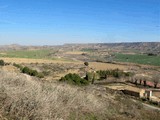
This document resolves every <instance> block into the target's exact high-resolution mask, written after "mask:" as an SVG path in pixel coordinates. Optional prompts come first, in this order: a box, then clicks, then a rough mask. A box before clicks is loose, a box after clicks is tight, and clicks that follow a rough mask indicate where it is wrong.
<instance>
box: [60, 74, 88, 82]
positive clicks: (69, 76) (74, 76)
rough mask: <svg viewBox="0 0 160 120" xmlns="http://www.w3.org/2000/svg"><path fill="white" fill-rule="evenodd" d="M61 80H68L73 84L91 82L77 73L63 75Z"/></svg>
mask: <svg viewBox="0 0 160 120" xmlns="http://www.w3.org/2000/svg"><path fill="white" fill-rule="evenodd" d="M59 81H62V82H67V83H69V84H73V85H88V84H89V81H87V80H85V79H83V78H81V77H80V76H79V75H77V74H75V73H74V74H72V73H69V74H67V75H65V76H64V77H62V78H61V79H60V80H59Z"/></svg>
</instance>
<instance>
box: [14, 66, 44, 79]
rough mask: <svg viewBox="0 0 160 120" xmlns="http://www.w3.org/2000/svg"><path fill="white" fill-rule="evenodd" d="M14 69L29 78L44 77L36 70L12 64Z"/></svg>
mask: <svg viewBox="0 0 160 120" xmlns="http://www.w3.org/2000/svg"><path fill="white" fill-rule="evenodd" d="M13 65H14V66H15V67H17V68H19V69H20V70H21V72H22V73H25V74H28V75H30V76H36V77H39V78H43V77H44V74H43V73H41V72H38V71H37V70H33V69H31V68H29V67H26V66H25V67H23V66H22V65H19V64H15V63H14V64H13Z"/></svg>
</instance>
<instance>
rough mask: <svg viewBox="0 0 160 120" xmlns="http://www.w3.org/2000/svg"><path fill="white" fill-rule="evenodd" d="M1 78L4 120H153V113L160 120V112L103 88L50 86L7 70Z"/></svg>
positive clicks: (0, 106) (0, 102)
mask: <svg viewBox="0 0 160 120" xmlns="http://www.w3.org/2000/svg"><path fill="white" fill-rule="evenodd" d="M0 76H1V78H0V119H1V118H2V119H6V120H7V119H8V120H97V119H98V120H101V119H121V120H127V119H132V120H135V119H151V118H153V116H152V114H153V115H154V116H155V119H156V118H159V117H160V116H159V113H158V112H154V111H146V110H145V109H143V108H142V107H140V105H139V104H137V103H133V102H132V101H131V100H130V99H129V98H128V97H124V96H123V95H121V94H117V93H116V92H115V91H110V90H106V89H104V88H103V87H102V88H101V87H97V86H91V85H90V86H88V87H76V86H70V85H67V84H60V83H49V82H46V81H40V80H38V79H36V78H32V77H30V76H27V75H23V74H18V73H9V72H7V73H6V72H5V71H3V70H0ZM126 100H127V101H126ZM148 113H150V114H151V115H150V116H148Z"/></svg>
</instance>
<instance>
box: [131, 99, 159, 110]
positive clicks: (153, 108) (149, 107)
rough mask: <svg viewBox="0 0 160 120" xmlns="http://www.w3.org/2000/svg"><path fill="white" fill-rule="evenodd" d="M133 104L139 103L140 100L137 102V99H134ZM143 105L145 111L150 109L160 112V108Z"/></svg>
mask: <svg viewBox="0 0 160 120" xmlns="http://www.w3.org/2000/svg"><path fill="white" fill-rule="evenodd" d="M132 100H133V102H136V103H137V102H139V101H138V100H135V99H132ZM142 105H143V106H144V108H145V109H147V110H148V109H149V110H158V111H160V108H159V107H156V106H153V105H149V104H146V103H142Z"/></svg>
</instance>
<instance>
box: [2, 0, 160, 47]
mask: <svg viewBox="0 0 160 120" xmlns="http://www.w3.org/2000/svg"><path fill="white" fill-rule="evenodd" d="M159 6H160V1H159V0H130V1H128V0H119V1H117V0H38V1H36V0H35V1H33V0H27V1H22V0H0V41H1V43H0V45H10V44H20V45H63V44H67V43H75V44H76V43H84V44H85V43H121V42H160V7H159Z"/></svg>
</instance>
